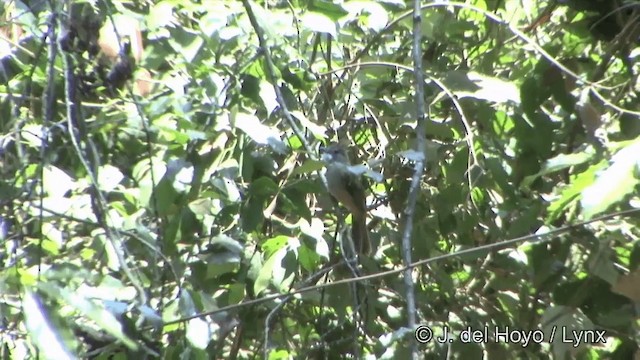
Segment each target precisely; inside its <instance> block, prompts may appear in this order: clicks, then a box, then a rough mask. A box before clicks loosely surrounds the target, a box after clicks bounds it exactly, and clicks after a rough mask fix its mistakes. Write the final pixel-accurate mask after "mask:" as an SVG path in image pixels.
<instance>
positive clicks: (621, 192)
mask: <svg viewBox="0 0 640 360" xmlns="http://www.w3.org/2000/svg"><path fill="white" fill-rule="evenodd" d="M612 162H613V163H612V164H611V166H609V167H608V168H607V169H605V170H603V171H602V172H601V173H600V174H599V175H598V178H597V179H596V181H595V182H594V183H593V184H592V185H591V186H589V187H588V188H586V189H584V190H583V191H582V200H581V201H580V204H581V205H582V210H583V214H584V216H585V217H586V218H587V219H590V218H592V217H593V216H595V215H597V214H600V213H602V212H604V211H605V210H607V209H608V208H609V207H610V206H611V205H614V204H616V203H618V202H620V201H622V199H623V198H624V197H625V196H627V195H628V194H630V193H632V192H634V191H635V187H636V185H638V178H637V177H636V176H635V174H636V172H637V169H638V164H640V140H636V141H634V142H633V143H632V144H631V145H629V146H627V147H625V148H623V149H622V150H620V151H619V152H618V153H617V154H615V155H614V156H613V159H612Z"/></svg>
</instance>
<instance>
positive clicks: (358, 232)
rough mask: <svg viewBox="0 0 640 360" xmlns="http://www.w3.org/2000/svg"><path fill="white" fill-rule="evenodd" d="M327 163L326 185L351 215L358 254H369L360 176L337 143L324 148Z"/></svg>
mask: <svg viewBox="0 0 640 360" xmlns="http://www.w3.org/2000/svg"><path fill="white" fill-rule="evenodd" d="M322 157H323V159H324V161H325V162H326V163H327V173H326V177H327V186H328V189H329V192H330V193H331V195H333V197H334V198H336V200H338V201H339V202H340V203H341V204H342V205H343V206H344V207H346V208H347V210H349V212H350V213H351V217H352V224H351V238H352V239H353V244H354V246H355V247H356V252H357V253H358V254H365V255H366V254H369V252H370V251H371V243H370V241H369V232H368V231H367V204H366V195H365V193H364V187H363V186H362V181H361V179H360V177H359V176H358V175H356V174H354V173H353V172H351V171H350V170H349V168H348V166H349V158H348V156H347V152H346V151H345V149H344V148H343V147H342V146H341V145H339V144H331V145H329V146H327V147H326V148H325V149H324V153H323V156H322Z"/></svg>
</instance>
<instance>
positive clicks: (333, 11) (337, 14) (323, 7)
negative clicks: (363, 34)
mask: <svg viewBox="0 0 640 360" xmlns="http://www.w3.org/2000/svg"><path fill="white" fill-rule="evenodd" d="M309 10H311V11H315V12H318V13H321V14H322V15H324V16H326V17H328V18H329V19H331V20H332V21H338V20H339V19H340V18H341V17H343V16H345V15H347V14H348V13H349V12H348V11H346V10H345V9H344V8H343V7H342V6H341V5H339V4H337V3H336V2H334V1H326V0H313V1H311V3H310V4H309Z"/></svg>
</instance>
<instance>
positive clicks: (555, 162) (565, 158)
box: [522, 152, 593, 187]
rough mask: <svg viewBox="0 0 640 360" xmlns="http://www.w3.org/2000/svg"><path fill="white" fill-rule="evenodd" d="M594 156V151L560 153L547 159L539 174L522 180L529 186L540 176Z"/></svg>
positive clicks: (524, 184)
mask: <svg viewBox="0 0 640 360" xmlns="http://www.w3.org/2000/svg"><path fill="white" fill-rule="evenodd" d="M592 158H593V153H588V152H580V153H575V154H559V155H557V156H555V157H553V158H551V159H549V160H547V161H546V162H545V163H544V165H542V170H540V171H539V172H538V173H537V174H535V175H530V176H527V177H525V179H524V180H523V181H522V186H523V187H529V186H530V185H531V183H533V182H534V181H535V180H536V179H537V178H539V177H540V176H545V175H548V174H552V173H554V172H558V171H560V170H564V169H567V168H569V167H572V166H576V165H580V164H584V163H585V162H587V161H589V160H591V159H592Z"/></svg>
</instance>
